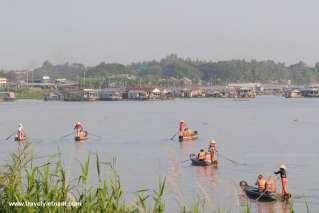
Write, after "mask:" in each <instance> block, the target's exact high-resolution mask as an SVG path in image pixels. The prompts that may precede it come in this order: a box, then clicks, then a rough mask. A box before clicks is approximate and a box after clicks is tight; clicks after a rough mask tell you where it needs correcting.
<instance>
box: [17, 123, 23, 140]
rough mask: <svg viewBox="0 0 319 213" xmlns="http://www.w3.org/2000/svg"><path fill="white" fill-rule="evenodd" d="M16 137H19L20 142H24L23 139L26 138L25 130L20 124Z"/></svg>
mask: <svg viewBox="0 0 319 213" xmlns="http://www.w3.org/2000/svg"><path fill="white" fill-rule="evenodd" d="M16 137H17V138H18V139H19V140H22V139H23V138H24V137H25V134H24V130H23V125H22V124H19V128H18V131H17V135H16Z"/></svg>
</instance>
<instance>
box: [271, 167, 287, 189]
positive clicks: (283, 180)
mask: <svg viewBox="0 0 319 213" xmlns="http://www.w3.org/2000/svg"><path fill="white" fill-rule="evenodd" d="M286 171H287V167H286V166H285V165H283V164H282V165H281V166H280V168H279V170H278V171H277V172H274V174H276V175H277V174H280V178H281V186H282V195H288V194H289V193H288V189H287V184H288V179H287V172H286Z"/></svg>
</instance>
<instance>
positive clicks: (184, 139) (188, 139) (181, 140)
mask: <svg viewBox="0 0 319 213" xmlns="http://www.w3.org/2000/svg"><path fill="white" fill-rule="evenodd" d="M197 138H198V132H197V131H194V132H193V134H192V135H191V136H182V135H180V136H179V137H178V140H179V142H183V141H192V140H196V139H197Z"/></svg>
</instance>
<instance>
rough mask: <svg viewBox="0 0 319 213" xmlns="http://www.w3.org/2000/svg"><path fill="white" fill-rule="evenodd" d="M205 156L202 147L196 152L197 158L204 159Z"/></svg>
mask: <svg viewBox="0 0 319 213" xmlns="http://www.w3.org/2000/svg"><path fill="white" fill-rule="evenodd" d="M205 157H206V153H205V151H204V150H203V149H201V150H200V152H199V153H198V154H197V159H198V160H202V161H204V160H205Z"/></svg>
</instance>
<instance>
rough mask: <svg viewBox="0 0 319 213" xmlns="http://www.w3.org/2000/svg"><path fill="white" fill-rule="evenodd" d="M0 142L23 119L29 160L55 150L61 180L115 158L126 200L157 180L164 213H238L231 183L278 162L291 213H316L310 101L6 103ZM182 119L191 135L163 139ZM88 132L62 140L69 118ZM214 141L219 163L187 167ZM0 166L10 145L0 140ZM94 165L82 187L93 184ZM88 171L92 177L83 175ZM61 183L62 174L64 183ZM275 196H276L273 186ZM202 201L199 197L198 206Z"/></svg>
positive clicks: (256, 207)
mask: <svg viewBox="0 0 319 213" xmlns="http://www.w3.org/2000/svg"><path fill="white" fill-rule="evenodd" d="M0 118H1V120H0V137H1V138H6V137H7V136H8V135H10V134H11V132H12V131H13V130H14V129H16V128H17V124H18V123H19V122H21V123H23V125H24V128H25V131H26V133H27V135H28V136H29V138H30V139H31V141H32V149H33V152H34V153H35V156H46V155H51V154H55V153H57V152H58V151H59V152H61V153H62V154H61V158H62V160H63V163H64V165H65V166H66V167H67V168H68V173H69V175H70V177H74V176H76V175H78V174H79V172H80V162H84V161H85V159H86V158H87V157H88V156H89V155H90V156H91V157H92V159H94V154H95V153H96V152H97V153H98V154H99V156H100V158H101V159H102V160H103V161H112V159H114V158H116V159H117V163H116V165H117V170H118V172H119V174H120V178H121V181H122V184H123V187H124V189H125V191H126V192H127V194H126V197H127V199H128V200H130V199H131V198H132V197H134V192H135V191H137V190H139V189H141V188H146V189H156V188H157V185H158V180H159V178H160V177H166V184H167V187H166V196H165V201H166V204H165V205H166V210H167V212H177V211H178V209H179V205H187V206H190V205H191V204H192V203H193V202H194V201H197V200H198V199H200V198H201V199H205V208H206V211H210V212H211V211H212V210H217V209H223V210H227V211H228V210H230V212H242V205H243V203H245V202H246V200H245V198H244V196H242V192H241V190H240V188H239V181H240V180H246V181H247V182H248V183H250V184H253V183H254V182H255V181H256V178H257V175H258V174H263V175H264V176H266V177H267V176H269V175H272V172H273V171H275V170H276V169H277V168H278V166H279V165H280V164H282V163H284V164H286V166H287V167H288V179H289V185H288V190H289V191H290V192H291V193H292V194H293V195H294V199H293V206H294V209H295V211H296V212H305V211H306V204H305V202H307V203H308V205H309V208H310V210H311V212H319V185H318V183H319V182H318V179H319V170H318V169H319V166H318V162H319V154H318V149H319V143H318V131H319V130H318V127H319V99H310V98H309V99H285V98H282V97H275V96H261V97H257V98H256V99H254V100H250V101H233V100H231V99H206V98H203V99H176V100H172V101H148V102H138V101H137V102H135V101H119V102H44V101H16V102H7V103H1V104H0ZM180 119H184V120H185V121H186V123H187V125H188V126H189V127H190V128H192V129H193V130H198V131H199V134H200V137H199V139H198V140H196V141H194V142H192V143H186V144H180V143H179V142H177V138H175V140H173V141H172V140H170V137H171V136H172V135H174V134H175V132H176V130H177V128H178V122H179V120H180ZM77 120H80V121H82V123H83V124H84V127H85V128H86V129H87V130H88V132H89V139H88V140H87V141H86V142H85V143H76V142H74V141H73V138H72V136H70V137H64V138H61V136H62V135H65V134H68V133H70V132H72V129H73V125H74V123H75V121H77ZM209 139H215V140H216V141H217V146H218V149H219V151H220V152H221V153H222V154H223V155H224V156H226V157H228V158H230V159H232V160H235V161H236V162H240V163H243V164H242V165H238V164H236V163H233V162H231V161H229V160H227V159H226V158H225V157H221V156H220V158H219V163H220V164H219V167H218V168H217V169H216V168H211V167H207V168H201V167H192V166H190V165H189V161H188V162H184V163H181V161H183V160H186V159H188V156H189V154H190V153H196V152H198V151H199V149H201V148H205V149H206V148H207V146H208V143H207V141H208V140H209ZM1 143H2V145H3V146H2V148H1V150H0V164H3V163H4V161H5V160H6V159H7V158H8V154H9V153H11V152H14V151H15V150H16V149H17V144H16V143H15V142H12V141H5V140H3V139H2V141H1ZM95 168H96V167H95V165H94V161H92V166H91V169H92V173H91V177H90V182H91V183H92V184H94V183H96V181H97V178H96V172H95V170H96V169H95ZM93 171H94V172H93ZM70 179H71V178H70ZM277 185H278V190H281V189H280V188H281V187H280V185H279V180H278V181H277ZM201 202H202V201H201ZM249 205H250V207H251V210H252V212H270V211H271V210H273V211H274V212H288V206H287V205H284V204H281V203H268V204H265V203H256V202H251V201H249Z"/></svg>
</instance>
